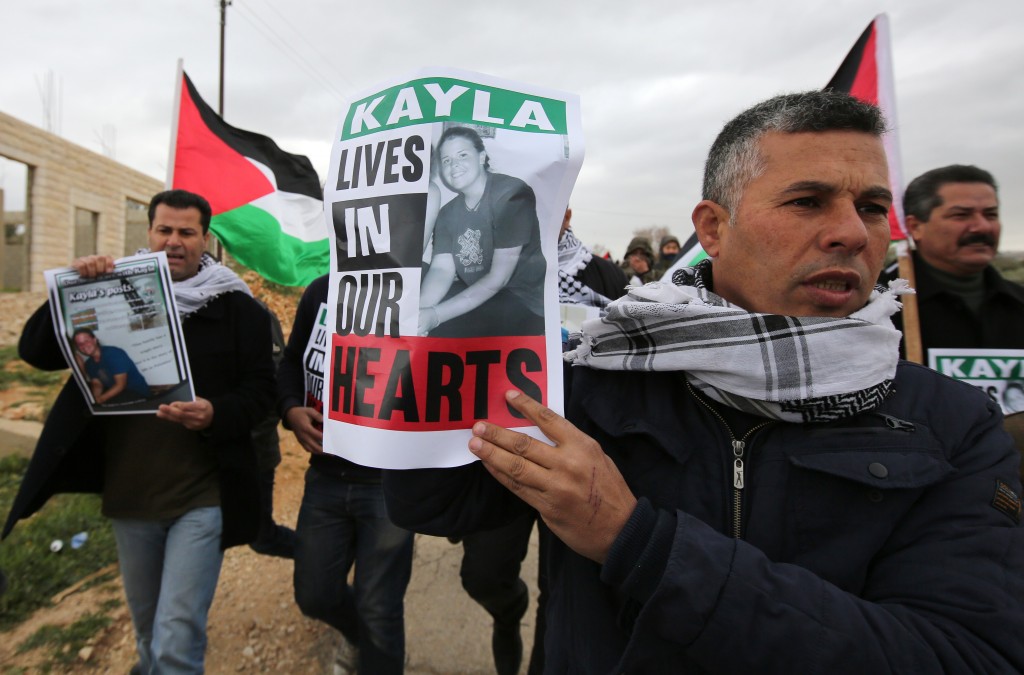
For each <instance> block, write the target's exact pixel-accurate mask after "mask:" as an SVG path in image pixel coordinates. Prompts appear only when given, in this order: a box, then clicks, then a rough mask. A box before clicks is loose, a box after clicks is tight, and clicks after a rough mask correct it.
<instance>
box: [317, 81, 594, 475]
mask: <svg viewBox="0 0 1024 675" xmlns="http://www.w3.org/2000/svg"><path fill="white" fill-rule="evenodd" d="M582 160H583V135H582V130H581V126H580V112H579V100H578V98H577V97H576V96H574V95H569V94H565V93H562V92H556V91H549V90H546V89H541V88H537V87H532V86H529V85H525V84H520V83H513V82H507V81H504V80H499V79H497V78H493V77H489V76H486V75H480V74H477V73H469V72H464V71H457V70H452V69H431V70H424V71H420V72H418V73H416V74H414V75H413V76H411V77H408V78H402V79H400V80H395V81H391V82H386V83H383V84H381V85H379V86H378V87H375V88H374V89H372V90H371V91H369V92H367V93H365V94H364V95H362V96H360V97H358V98H357V99H355V100H354V101H352V102H351V104H350V105H348V106H347V107H346V109H345V112H344V114H343V116H342V120H341V123H340V126H339V128H338V133H337V136H336V140H335V143H334V147H333V149H332V153H331V167H330V171H329V174H328V176H327V183H326V186H325V188H324V209H325V217H326V219H327V224H328V230H329V231H330V233H331V243H332V250H331V287H330V292H329V295H328V303H327V316H326V324H327V330H328V332H329V341H328V344H327V358H326V362H325V365H326V368H325V371H324V391H323V404H324V421H325V424H324V426H325V428H324V449H325V450H326V451H327V452H331V453H335V454H339V455H342V456H344V457H346V458H348V459H350V460H352V461H355V462H358V463H360V464H364V465H368V466H376V467H383V468H419V467H444V466H458V465H461V464H465V463H468V462H470V461H473V460H474V459H475V458H474V457H473V455H472V454H471V453H470V452H469V451H468V449H467V448H466V443H467V441H468V440H469V438H470V432H469V429H470V427H471V426H472V424H473V422H474V421H475V420H478V419H488V420H491V421H492V422H495V423H497V424H502V425H504V426H507V427H514V428H518V429H520V430H521V431H524V432H526V433H531V434H534V435H538V436H539V431H538V430H537V429H536V428H534V427H530V426H527V423H526V422H525V421H524V420H523V419H521V418H519V417H518V416H517V415H516V413H514V411H513V410H512V409H511V408H509V407H508V406H507V405H506V403H505V400H504V392H505V391H506V390H508V389H511V388H515V389H519V390H521V391H524V392H526V393H527V394H529V395H531V396H533V397H534V398H537V399H539V400H542V401H543V402H544V403H545V404H547V405H548V406H550V407H551V408H553V409H555V410H557V411H559V412H561V411H562V366H561V338H560V328H559V310H558V293H557V291H558V289H557V276H556V270H557V263H558V259H557V240H558V231H559V228H560V226H561V222H562V216H563V214H564V212H565V208H566V205H567V204H568V201H569V195H570V193H571V192H572V187H573V184H574V183H575V181H576V176H577V175H578V173H579V169H580V165H581V163H582Z"/></svg>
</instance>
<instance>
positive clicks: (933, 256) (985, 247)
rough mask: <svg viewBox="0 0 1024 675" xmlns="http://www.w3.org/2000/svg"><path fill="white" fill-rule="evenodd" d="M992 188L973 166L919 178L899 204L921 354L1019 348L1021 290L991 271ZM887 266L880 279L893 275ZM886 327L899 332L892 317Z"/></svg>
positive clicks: (1023, 319)
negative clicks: (912, 247)
mask: <svg viewBox="0 0 1024 675" xmlns="http://www.w3.org/2000/svg"><path fill="white" fill-rule="evenodd" d="M997 190H998V188H997V186H996V181H995V179H994V178H993V177H992V174H990V173H989V172H988V171H985V170H984V169H979V168H978V167H976V166H964V165H960V164H953V165H950V166H944V167H941V168H938V169H932V170H931V171H928V172H927V173H923V174H921V175H920V176H918V177H917V178H915V179H914V180H913V181H911V183H910V185H908V186H907V191H906V193H905V196H904V198H903V210H904V213H905V214H906V221H907V229H908V230H909V231H910V234H911V236H913V238H914V242H915V243H916V244H917V251H916V252H915V253H914V274H915V276H916V279H915V284H914V285H915V288H916V290H917V302H918V308H919V312H920V316H921V343H922V346H923V347H924V349H925V354H924V357H925V363H928V353H927V350H928V349H932V348H954V349H1024V288H1022V287H1021V286H1019V285H1018V284H1015V283H1012V282H1010V281H1007V280H1006V279H1004V278H1003V277H1002V275H1000V274H999V272H997V271H996V269H995V268H994V267H993V266H992V265H991V263H992V259H993V258H995V256H996V251H997V249H998V248H999V232H1000V224H999V195H998V193H997ZM897 274H898V271H897V270H896V267H895V265H894V266H892V267H890V268H888V269H887V270H886V271H885V276H884V277H883V278H884V279H886V280H888V279H891V278H894V277H895V276H897ZM893 322H894V323H895V324H896V327H897V328H899V329H900V330H901V331H902V329H903V325H902V321H901V320H900V318H899V315H897V316H896V317H893Z"/></svg>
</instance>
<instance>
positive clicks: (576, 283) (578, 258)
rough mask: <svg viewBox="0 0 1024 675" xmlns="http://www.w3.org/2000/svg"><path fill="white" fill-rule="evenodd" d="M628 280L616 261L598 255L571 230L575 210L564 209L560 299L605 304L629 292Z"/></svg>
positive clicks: (559, 276) (560, 232)
mask: <svg viewBox="0 0 1024 675" xmlns="http://www.w3.org/2000/svg"><path fill="white" fill-rule="evenodd" d="M627 283H629V282H628V280H627V279H626V275H625V273H624V272H623V271H622V270H621V269H620V268H619V267H618V266H617V265H615V264H614V263H612V262H611V261H609V260H605V259H604V258H601V257H598V256H595V255H594V254H593V253H592V252H591V251H590V249H589V248H587V247H586V246H585V245H583V243H582V242H581V241H580V240H579V239H577V238H576V235H575V234H574V233H573V231H572V209H571V208H567V209H566V210H565V216H564V217H563V218H562V229H561V230H560V231H559V233H558V301H559V302H562V303H578V304H583V305H589V306H591V307H606V306H607V305H608V303H609V302H610V301H612V300H615V299H617V298H621V297H622V296H623V295H625V294H626V284H627Z"/></svg>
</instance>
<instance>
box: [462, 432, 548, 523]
mask: <svg viewBox="0 0 1024 675" xmlns="http://www.w3.org/2000/svg"><path fill="white" fill-rule="evenodd" d="M482 424H483V423H482V422H478V423H477V424H476V425H474V427H473V433H474V434H475V433H476V432H477V431H478V427H480V426H481V425H482ZM487 426H488V427H490V428H491V429H498V430H501V431H506V432H507V430H504V429H501V428H500V427H495V426H494V425H487ZM481 431H482V430H481ZM485 433H486V432H485ZM508 433H512V432H508ZM516 435H517V436H523V434H516ZM524 438H527V439H528V440H533V439H530V438H529V437H528V436H524ZM546 447H548V448H550V447H551V446H546ZM469 449H470V450H471V451H472V452H473V454H475V455H476V456H477V457H479V458H480V461H481V462H482V463H483V465H484V468H486V469H487V470H488V471H489V472H490V474H491V475H492V476H494V477H495V478H496V479H497V480H498V481H499V482H500V483H502V484H503V485H505V487H507V488H508V489H509V490H511V491H512V492H514V493H515V494H516V495H518V496H519V498H520V499H522V500H523V501H525V502H526V503H528V504H530V505H531V506H534V507H536V502H537V499H538V497H537V495H538V493H539V492H540V491H541V490H542V487H541V486H542V481H543V480H544V475H543V474H542V472H544V471H545V469H544V468H543V467H542V466H540V465H539V464H537V463H535V462H533V461H531V460H530V459H528V458H527V457H526V456H525V455H526V454H527V453H528V451H527V452H524V453H523V454H518V453H516V452H514V451H508V450H506V449H505V448H503V447H501V446H500V445H497V444H495V443H491V442H489V441H486V440H484V438H483V437H481V436H474V437H473V438H472V439H471V440H470V441H469Z"/></svg>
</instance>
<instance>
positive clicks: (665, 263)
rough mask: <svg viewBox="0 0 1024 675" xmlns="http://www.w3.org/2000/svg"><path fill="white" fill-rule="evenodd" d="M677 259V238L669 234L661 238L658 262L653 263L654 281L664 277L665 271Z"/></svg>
mask: <svg viewBox="0 0 1024 675" xmlns="http://www.w3.org/2000/svg"><path fill="white" fill-rule="evenodd" d="M678 257H679V238H678V237H676V236H675V235H672V234H669V235H666V236H664V237H662V238H661V245H660V246H659V247H658V260H657V262H655V263H654V275H655V278H656V279H660V278H661V277H662V276H664V274H665V272H666V270H668V268H669V267H672V265H673V264H674V263H675V261H676V258H678Z"/></svg>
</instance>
